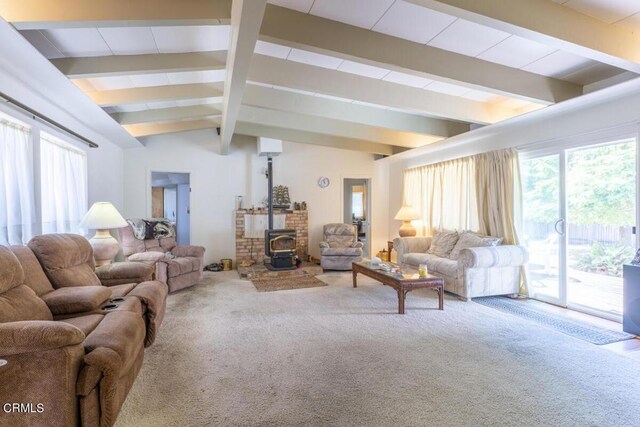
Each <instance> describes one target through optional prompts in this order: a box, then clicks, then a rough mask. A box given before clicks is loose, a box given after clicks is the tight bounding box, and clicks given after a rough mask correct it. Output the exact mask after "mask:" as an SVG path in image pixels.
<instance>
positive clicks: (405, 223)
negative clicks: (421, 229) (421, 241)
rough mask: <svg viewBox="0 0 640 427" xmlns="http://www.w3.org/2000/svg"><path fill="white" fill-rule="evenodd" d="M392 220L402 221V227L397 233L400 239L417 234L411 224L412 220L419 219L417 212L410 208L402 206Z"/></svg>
mask: <svg viewBox="0 0 640 427" xmlns="http://www.w3.org/2000/svg"><path fill="white" fill-rule="evenodd" d="M393 219H398V220H400V221H402V226H401V227H400V230H398V233H399V234H400V237H414V236H415V235H416V234H417V231H416V229H415V227H414V226H413V225H412V224H411V221H413V220H414V219H420V215H418V212H416V211H415V209H413V207H412V206H409V205H402V207H401V208H400V210H399V211H398V213H397V214H396V216H395V217H394V218H393Z"/></svg>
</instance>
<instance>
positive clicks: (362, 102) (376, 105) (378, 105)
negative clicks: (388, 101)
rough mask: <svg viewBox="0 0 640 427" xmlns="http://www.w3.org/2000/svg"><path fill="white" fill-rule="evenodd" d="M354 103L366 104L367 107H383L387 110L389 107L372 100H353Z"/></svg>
mask: <svg viewBox="0 0 640 427" xmlns="http://www.w3.org/2000/svg"><path fill="white" fill-rule="evenodd" d="M352 104H354V105H364V106H365V107H373V108H381V109H383V110H386V109H387V108H388V107H387V106H386V105H380V104H372V103H371V102H364V101H353V102H352Z"/></svg>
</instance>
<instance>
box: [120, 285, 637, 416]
mask: <svg viewBox="0 0 640 427" xmlns="http://www.w3.org/2000/svg"><path fill="white" fill-rule="evenodd" d="M236 277H237V275H235V272H225V273H209V274H208V275H207V279H206V281H205V283H204V284H203V285H199V286H197V287H195V288H192V289H188V290H185V291H181V292H178V293H176V294H174V295H170V296H169V306H168V310H167V315H166V317H165V320H164V324H163V325H162V329H161V330H160V334H159V336H158V339H157V341H156V343H155V344H154V345H153V346H152V347H151V348H149V349H147V350H146V355H145V361H144V365H143V367H142V371H141V372H140V375H139V376H138V378H137V380H136V382H135V384H134V386H133V389H132V391H131V393H130V395H129V397H128V398H127V401H126V402H125V404H124V407H123V410H122V413H121V414H120V417H119V419H118V423H117V425H118V426H120V427H122V426H235V425H242V426H291V425H305V426H307V425H311V426H352V425H358V426H400V425H402V426H426V425H433V426H436V425H437V426H443V425H444V426H502V425H507V426H540V425H543V426H634V425H635V426H637V425H639V424H640V418H639V417H640V415H639V413H638V410H639V409H638V408H639V406H638V396H640V381H638V378H640V363H638V362H637V361H634V360H633V359H630V358H627V357H625V356H622V355H618V354H617V353H614V352H612V351H609V350H606V349H603V348H601V347H598V346H596V345H593V344H589V343H586V342H584V341H581V340H578V339H575V338H572V337H569V336H567V335H564V334H562V333H559V332H556V331H553V330H549V329H544V328H542V327H540V326H538V325H537V324H533V323H530V322H528V321H526V320H523V319H519V318H516V317H513V316H510V315H508V314H506V313H502V312H500V311H497V310H494V309H492V308H488V307H484V306H481V305H479V304H476V303H472V302H468V303H465V302H461V301H458V300H457V299H453V298H451V297H447V298H446V300H445V310H444V311H438V310H436V307H437V300H436V293H435V292H433V291H431V290H419V291H414V292H411V293H409V295H408V299H407V314H406V315H404V316H401V315H398V314H396V310H397V300H396V294H395V291H393V290H392V289H391V288H389V287H386V286H382V285H380V284H377V283H375V282H373V281H371V280H370V279H367V278H365V277H362V278H361V279H360V278H359V281H358V282H359V283H358V288H357V289H353V288H352V287H351V274H350V273H329V274H324V275H322V276H319V277H320V278H321V279H322V280H324V281H326V282H327V283H329V286H327V287H322V288H310V289H300V290H294V291H288V292H262V293H261V292H257V291H256V290H255V289H254V287H253V286H252V284H251V282H249V281H244V280H238V279H236Z"/></svg>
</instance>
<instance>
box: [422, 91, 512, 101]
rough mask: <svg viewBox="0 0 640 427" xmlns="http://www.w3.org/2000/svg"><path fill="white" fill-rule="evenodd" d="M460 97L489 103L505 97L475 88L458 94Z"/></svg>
mask: <svg viewBox="0 0 640 427" xmlns="http://www.w3.org/2000/svg"><path fill="white" fill-rule="evenodd" d="M427 89H428V88H427ZM460 97H461V98H466V99H471V100H472V101H478V102H488V103H490V104H494V103H496V102H500V101H503V100H505V99H506V98H505V97H504V96H500V95H496V94H495V93H489V92H484V91H481V90H475V89H474V90H470V91H468V92H467V93H464V94H462V95H460Z"/></svg>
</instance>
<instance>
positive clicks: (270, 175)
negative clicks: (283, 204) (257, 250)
mask: <svg viewBox="0 0 640 427" xmlns="http://www.w3.org/2000/svg"><path fill="white" fill-rule="evenodd" d="M267 180H268V181H269V184H268V185H269V193H268V194H269V208H268V209H269V230H273V159H272V158H271V156H268V157H267Z"/></svg>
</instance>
